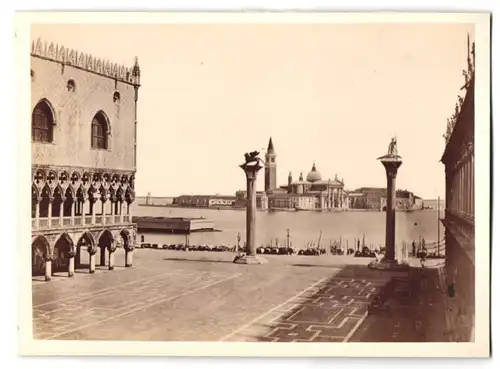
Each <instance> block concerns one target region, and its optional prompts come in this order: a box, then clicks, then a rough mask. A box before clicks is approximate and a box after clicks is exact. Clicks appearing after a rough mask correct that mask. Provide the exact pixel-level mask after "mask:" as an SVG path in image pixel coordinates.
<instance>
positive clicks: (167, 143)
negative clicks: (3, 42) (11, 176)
mask: <svg viewBox="0 0 500 369" xmlns="http://www.w3.org/2000/svg"><path fill="white" fill-rule="evenodd" d="M110 14H113V16H111V15H110ZM163 15H164V17H163V18H162V17H161V16H162V14H161V13H156V15H155V16H153V15H152V16H151V17H150V18H148V16H147V14H145V13H144V14H142V15H137V16H136V17H134V15H133V14H128V15H125V14H121V15H120V13H108V15H104V13H81V14H79V13H72V15H71V16H68V15H67V14H66V15H64V16H63V14H62V13H61V14H58V13H45V14H37V13H29V14H28V13H25V14H18V19H17V20H18V22H17V28H16V46H17V47H16V58H19V64H18V66H17V67H18V69H19V76H20V77H19V80H20V81H22V84H23V91H24V92H25V93H24V95H25V96H24V99H21V98H20V99H19V108H18V110H19V112H20V113H19V117H20V121H19V122H18V125H19V126H22V128H20V131H19V132H20V135H21V134H22V135H23V136H22V142H25V143H26V148H25V156H26V160H23V161H20V162H19V166H20V167H22V168H23V169H25V170H26V173H28V174H27V176H29V175H30V174H31V202H30V203H28V197H27V193H25V192H27V176H26V187H22V189H24V188H26V191H20V192H19V193H20V195H19V196H20V197H21V196H22V197H23V198H22V199H20V200H19V201H20V209H23V210H22V214H24V215H25V218H26V224H25V225H24V231H25V232H24V233H25V234H26V235H25V236H23V237H24V238H20V242H21V241H22V243H20V244H19V245H18V248H20V249H21V251H20V252H19V258H20V260H19V273H20V274H21V275H22V277H20V280H21V281H22V282H23V284H22V286H21V288H20V291H19V293H20V301H21V305H22V311H23V312H26V315H24V313H23V314H21V315H20V323H19V326H20V333H19V334H20V337H21V341H22V342H21V347H25V349H23V348H21V352H25V353H26V354H30V353H35V352H41V351H44V352H46V353H47V352H50V353H52V354H70V351H71V350H76V351H75V352H77V353H79V354H110V355H111V354H112V355H116V354H119V352H118V351H116V350H118V349H121V350H123V354H128V355H131V354H141V353H142V354H147V353H152V351H151V350H153V349H151V350H149V349H147V348H146V347H147V346H146V345H148V344H151V345H156V344H161V343H165V344H168V343H172V345H173V344H174V343H175V344H180V345H182V344H183V343H192V342H197V343H200V344H203V343H206V344H207V345H209V344H210V343H213V344H215V343H217V344H218V345H221V344H222V346H217V347H219V348H218V349H217V350H215V349H214V350H213V351H211V352H208V353H207V352H205V354H207V355H214V353H217V355H230V353H229V351H230V350H232V349H231V348H230V347H233V346H230V345H231V344H236V343H238V344H239V345H238V346H234V347H238V349H239V350H242V351H241V352H242V355H243V356H245V355H247V356H248V355H249V356H252V355H257V356H266V355H269V356H273V355H276V354H278V353H279V354H283V353H286V352H288V353H289V355H290V356H301V355H304V356H309V355H308V354H307V352H308V351H307V350H312V351H311V352H313V354H311V355H312V356H335V355H340V354H342V353H343V355H346V353H347V355H348V356H370V355H371V356H373V355H375V356H380V355H382V352H385V355H387V356H393V355H396V356H419V355H420V356H426V353H427V354H428V356H476V357H477V356H488V355H489V345H490V343H489V335H490V327H489V319H490V318H489V298H490V295H489V288H490V287H489V279H490V274H489V273H490V270H489V265H490V248H489V244H490V202H491V197H490V187H489V186H490V185H489V183H490V156H489V155H490V124H491V122H490V91H489V84H490V71H489V69H490V64H489V63H490V33H489V27H490V23H489V22H490V16H489V15H488V14H486V13H485V14H466V13H464V14H445V13H442V14H433V13H428V14H423V13H422V14H419V13H415V14H413V18H412V16H411V15H408V14H406V15H404V14H399V15H398V13H391V14H385V15H384V14H376V13H372V14H370V13H365V14H361V13H360V14H350V15H344V17H342V14H336V15H335V14H331V15H330V16H331V17H327V14H322V15H314V14H308V15H307V14H304V15H303V16H301V15H300V14H295V15H291V14H288V15H287V14H274V15H272V16H270V15H267V16H266V14H265V13H262V14H258V13H254V14H246V15H245V14H243V13H239V14H238V13H236V14H230V13H228V14H219V15H217V14H211V15H210V14H205V15H204V17H203V15H201V14H198V15H195V14H191V15H187V14H185V16H184V17H182V15H178V16H179V18H178V19H179V21H178V22H177V21H175V19H176V18H175V16H174V14H170V15H169V16H168V15H166V14H163ZM202 17H203V18H202ZM111 19H113V20H114V21H110V20H111ZM16 60H17V59H16ZM21 60H22V62H21ZM28 67H29V68H30V80H28V78H27V68H28ZM476 72H477V73H476ZM476 94H479V95H478V99H477V101H475V95H476ZM28 122H30V127H31V128H28ZM29 129H31V142H30V141H29V140H30V138H29V137H30V136H29V134H30V133H29ZM477 143H480V144H479V145H476V144H477ZM476 155H479V158H478V160H479V161H478V160H475V156H476ZM29 173H30V174H29ZM22 186H24V184H23V185H22ZM29 204H31V223H30V220H29V218H28V207H29V206H30V205H29ZM476 227H477V229H476ZM29 229H31V231H28V230H29ZM28 234H29V235H28ZM29 236H30V237H31V238H30V240H29V239H28V237H29ZM476 240H478V242H477V244H478V247H477V248H476ZM28 242H30V243H31V248H29V247H28ZM30 260H31V274H29V273H30V272H29V270H28V268H29V264H28V263H29V261H30ZM476 261H477V263H478V265H479V266H480V267H479V268H476ZM28 276H29V277H28ZM111 341H113V342H118V345H121V346H120V347H117V346H115V347H114V348H110V349H109V351H106V350H107V349H104V347H108V346H100V345H101V343H100V342H102V344H106V343H108V342H111ZM23 342H24V344H23ZM56 343H59V346H55V344H56ZM86 343H88V344H90V345H93V346H92V347H93V348H92V347H90V346H89V348H88V349H86V348H85V347H86V346H84V345H85V344H86ZM122 343H123V345H122ZM270 343H273V344H274V343H286V344H285V345H269V344H270ZM335 343H337V345H334V344H335ZM351 343H357V344H363V343H365V344H367V343H370V344H372V346H371V348H370V345H365V346H359V347H361V348H352V346H351V345H350V344H351ZM395 343H407V344H414V345H412V346H408V349H405V350H404V352H399V353H394V352H392V353H391V351H390V350H388V349H387V350H386V351H383V350H384V348H385V347H390V346H388V345H390V344H395ZM438 343H439V344H450V346H439V345H436V344H438ZM125 344H127V345H128V346H125ZM252 344H260V346H246V345H252ZM294 344H295V345H294ZM297 344H300V345H299V346H297ZM315 344H321V345H319V346H314V345H315ZM373 344H377V345H373ZM452 344H454V345H455V346H454V345H452ZM456 344H460V345H463V347H462V346H456ZM386 345H387V346H386ZM419 345H422V346H419ZM44 347H45V349H44ZM99 347H100V348H99ZM127 347H128V349H126V348H127ZM151 347H153V346H151ZM175 347H177V346H170V348H169V349H168V350H170V351H168V352H169V354H170V355H176V354H177V355H183V354H186V355H201V351H200V353H198V354H197V353H195V352H194V351H192V352H190V350H189V349H188V348H187V346H183V347H185V348H184V349H182V350H181V349H179V350H178V351H175ZM179 347H180V346H179ZM200 347H201V346H200ZM206 347H207V348H206V350H209V347H211V346H206ZM213 347H215V346H213ZM246 347H253V349H252V350H253V353H252V350H250V349H249V348H248V349H247V348H246ZM313 347H317V348H313ZM410 347H411V348H410ZM413 347H415V349H412V348H413ZM419 347H421V349H420V348H419ZM424 347H425V349H424ZM440 347H442V351H435V352H434V351H432V350H439V348H440ZM457 347H461V348H460V349H457ZM96 348H99V349H96ZM362 348H365V349H366V350H367V351H366V353H365V351H363V350H365V349H362ZM134 350H135V351H134ZM141 350H142V351H141ZM200 350H201V348H200ZM235 350H236V349H235ZM332 350H333V351H332ZM426 350H427V351H426ZM319 351H321V353H320V352H319ZM376 351H379V352H378V353H377V352H376ZM155 352H156V351H155ZM224 352H225V353H224ZM235 352H236V351H234V353H233V354H235ZM162 353H163V354H166V353H167V351H162V350H161V349H160V350H159V354H162ZM266 353H267V354H266Z"/></svg>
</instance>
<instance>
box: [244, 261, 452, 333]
mask: <svg viewBox="0 0 500 369" xmlns="http://www.w3.org/2000/svg"><path fill="white" fill-rule="evenodd" d="M303 266H306V265H303ZM436 281H437V271H436V270H432V269H428V270H425V271H422V270H421V269H417V268H411V269H409V270H407V271H404V272H401V271H400V272H389V271H375V270H371V269H369V268H367V267H366V266H359V265H350V266H345V267H343V268H342V270H341V271H340V272H339V273H337V274H336V275H335V276H333V277H331V278H330V279H328V280H327V281H324V282H323V283H322V284H321V285H319V286H317V287H316V288H315V289H313V290H311V291H309V293H308V294H303V295H301V296H299V297H297V298H295V299H294V300H292V301H290V302H289V303H287V304H286V305H285V306H283V309H281V310H279V311H280V312H279V313H278V311H276V312H274V313H273V314H272V316H270V317H267V318H265V319H264V320H263V321H261V322H260V323H259V322H257V326H258V327H260V328H259V329H257V328H256V330H254V331H253V332H250V333H249V334H248V335H247V337H250V336H251V340H257V341H262V342H346V341H350V342H446V341H448V339H447V338H446V333H447V331H446V327H445V323H444V321H445V316H444V313H445V306H444V303H443V301H444V299H443V296H444V294H443V291H442V290H440V289H439V286H438V284H436V283H437V282H436ZM243 336H245V335H244V334H243Z"/></svg>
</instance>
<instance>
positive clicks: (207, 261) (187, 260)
mask: <svg viewBox="0 0 500 369" xmlns="http://www.w3.org/2000/svg"><path fill="white" fill-rule="evenodd" d="M163 260H168V261H179V262H188V263H189V262H193V263H229V264H233V261H232V260H212V259H184V258H163Z"/></svg>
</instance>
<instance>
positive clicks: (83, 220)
mask: <svg viewBox="0 0 500 369" xmlns="http://www.w3.org/2000/svg"><path fill="white" fill-rule="evenodd" d="M122 217H123V220H121V219H122ZM131 220H132V216H131V215H129V214H123V215H120V214H108V215H94V216H92V215H85V216H83V217H82V216H81V215H75V216H74V217H63V218H62V224H61V218H60V217H53V218H50V219H49V218H39V219H38V222H37V219H35V218H31V228H32V229H33V230H40V229H52V228H53V229H57V228H71V227H82V226H93V225H113V224H127V223H130V222H131ZM37 223H38V227H37Z"/></svg>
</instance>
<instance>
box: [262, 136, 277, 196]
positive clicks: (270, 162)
mask: <svg viewBox="0 0 500 369" xmlns="http://www.w3.org/2000/svg"><path fill="white" fill-rule="evenodd" d="M275 188H276V152H275V151H274V145H273V139H272V137H270V138H269V144H268V145H267V152H266V162H265V177H264V190H265V191H266V192H267V191H269V190H274V189H275Z"/></svg>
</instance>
